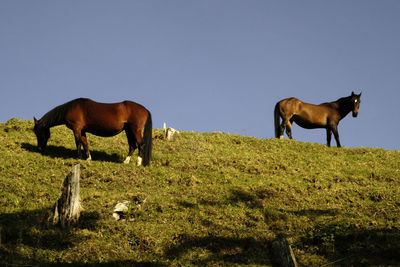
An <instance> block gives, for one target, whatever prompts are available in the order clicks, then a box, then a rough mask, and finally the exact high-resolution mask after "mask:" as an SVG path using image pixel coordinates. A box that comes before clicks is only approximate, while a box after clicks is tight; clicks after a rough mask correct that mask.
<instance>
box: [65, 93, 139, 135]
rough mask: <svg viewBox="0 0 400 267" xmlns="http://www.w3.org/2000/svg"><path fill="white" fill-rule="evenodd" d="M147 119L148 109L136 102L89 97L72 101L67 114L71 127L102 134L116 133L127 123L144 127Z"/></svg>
mask: <svg viewBox="0 0 400 267" xmlns="http://www.w3.org/2000/svg"><path fill="white" fill-rule="evenodd" d="M146 119H147V110H146V109H145V108H144V107H143V106H142V105H140V104H137V103H135V102H132V101H124V102H119V103H99V102H96V101H93V100H91V99H88V98H79V99H76V100H75V101H71V104H70V108H69V110H68V112H67V114H66V122H67V123H66V124H67V126H68V127H69V128H71V129H81V130H84V131H87V132H89V133H92V134H95V135H100V136H112V135H116V134H118V133H119V132H121V131H122V130H123V129H124V127H125V125H126V124H131V125H133V126H135V127H140V128H143V127H144V125H145V123H146Z"/></svg>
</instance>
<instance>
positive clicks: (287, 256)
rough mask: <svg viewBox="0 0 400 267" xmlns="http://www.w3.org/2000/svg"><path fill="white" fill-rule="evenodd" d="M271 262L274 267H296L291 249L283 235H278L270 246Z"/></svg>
mask: <svg viewBox="0 0 400 267" xmlns="http://www.w3.org/2000/svg"><path fill="white" fill-rule="evenodd" d="M271 252H272V261H273V262H274V263H275V265H276V266H282V267H297V262H296V259H295V257H294V253H293V251H292V248H291V247H290V245H289V242H288V241H287V239H286V237H285V235H283V234H280V235H278V236H277V238H276V239H275V240H274V241H272V244H271Z"/></svg>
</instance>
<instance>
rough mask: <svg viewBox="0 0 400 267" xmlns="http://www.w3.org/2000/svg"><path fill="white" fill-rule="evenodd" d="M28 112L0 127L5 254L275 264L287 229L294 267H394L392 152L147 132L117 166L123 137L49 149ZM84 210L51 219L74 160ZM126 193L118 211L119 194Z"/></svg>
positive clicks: (395, 167) (398, 236)
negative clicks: (148, 138) (87, 152)
mask: <svg viewBox="0 0 400 267" xmlns="http://www.w3.org/2000/svg"><path fill="white" fill-rule="evenodd" d="M32 126H33V122H32V121H26V120H19V119H12V120H10V121H8V122H7V123H2V124H0V190H1V193H0V262H1V263H3V264H10V265H30V266H32V265H53V264H55V265H59V264H64V265H68V264H74V265H76V264H90V265H101V264H103V265H116V266H125V265H132V264H135V263H137V264H139V263H140V264H142V265H147V264H148V265H152V266H153V265H155V266H170V265H178V266H180V265H184V266H187V265H226V266H232V265H241V266H246V265H271V260H270V258H269V254H270V253H269V245H270V243H271V241H272V240H273V239H274V238H275V237H276V235H277V234H279V233H285V234H286V235H287V237H288V239H289V241H290V242H291V244H292V247H293V250H294V253H295V255H296V258H297V260H298V262H299V264H300V265H301V266H321V265H324V266H332V265H342V264H343V265H349V264H360V263H361V264H365V265H372V264H373V265H390V264H392V265H397V264H400V255H399V253H398V252H399V251H400V241H399V240H400V152H399V151H385V150H383V149H367V148H354V149H348V148H342V149H338V148H336V147H332V148H327V147H326V146H324V145H320V144H311V143H302V142H297V141H289V140H277V139H269V140H261V139H257V138H251V137H243V136H239V135H229V134H222V133H204V134H199V133H194V132H182V133H181V135H180V137H179V138H178V139H177V140H176V141H174V142H167V141H166V140H165V139H164V138H163V134H162V131H161V130H154V132H153V137H154V142H153V143H154V145H153V159H152V162H151V164H152V165H151V166H150V167H149V168H143V167H137V166H135V164H134V163H133V164H132V163H131V164H129V165H125V164H122V163H121V162H122V161H123V159H124V158H125V156H126V153H127V150H128V146H127V141H126V137H125V135H124V134H120V135H118V136H116V137H113V138H100V137H96V136H93V135H89V136H88V140H89V144H90V146H91V150H92V158H93V161H92V162H86V161H84V160H78V159H76V158H75V155H76V151H75V142H74V139H73V135H72V132H71V131H70V130H68V129H67V128H66V127H65V126H59V127H55V128H52V130H51V133H52V136H51V138H50V140H49V144H48V145H49V147H48V151H47V154H46V155H41V154H39V153H38V152H37V150H36V138H35V136H34V134H33V132H32V130H31V129H32ZM76 163H80V164H81V198H82V205H83V208H84V211H83V212H82V216H81V220H80V223H79V225H78V226H76V227H73V228H71V229H69V230H61V229H60V228H59V227H57V226H53V225H51V224H50V223H49V222H48V221H47V218H48V217H49V216H50V215H51V212H52V211H51V208H52V206H53V204H54V203H55V201H56V200H57V199H58V198H59V197H60V194H61V191H60V189H61V185H62V182H63V180H64V178H65V176H66V175H67V174H68V173H69V172H70V170H71V168H72V166H73V165H75V164H76ZM122 200H128V201H130V202H131V203H132V206H131V208H130V210H129V213H128V216H127V218H126V219H124V220H122V221H115V220H114V219H113V218H112V210H113V207H114V206H115V205H116V204H117V202H118V201H122Z"/></svg>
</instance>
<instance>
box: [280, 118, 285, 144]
mask: <svg viewBox="0 0 400 267" xmlns="http://www.w3.org/2000/svg"><path fill="white" fill-rule="evenodd" d="M285 128H286V123H285V120H282V123H281V126H280V127H279V139H283V133H284V132H285Z"/></svg>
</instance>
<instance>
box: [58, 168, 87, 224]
mask: <svg viewBox="0 0 400 267" xmlns="http://www.w3.org/2000/svg"><path fill="white" fill-rule="evenodd" d="M80 174H81V171H80V165H79V164H76V165H75V166H74V167H73V168H72V170H71V172H70V173H69V174H68V175H67V177H65V180H64V183H63V188H62V193H61V197H60V198H59V199H58V200H57V202H56V204H55V208H54V216H53V223H54V224H60V225H61V227H63V228H64V227H70V226H71V225H72V224H74V223H76V222H77V221H78V220H79V216H80V211H81V209H82V208H81V203H80V196H79V192H80V186H79V176H80Z"/></svg>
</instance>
